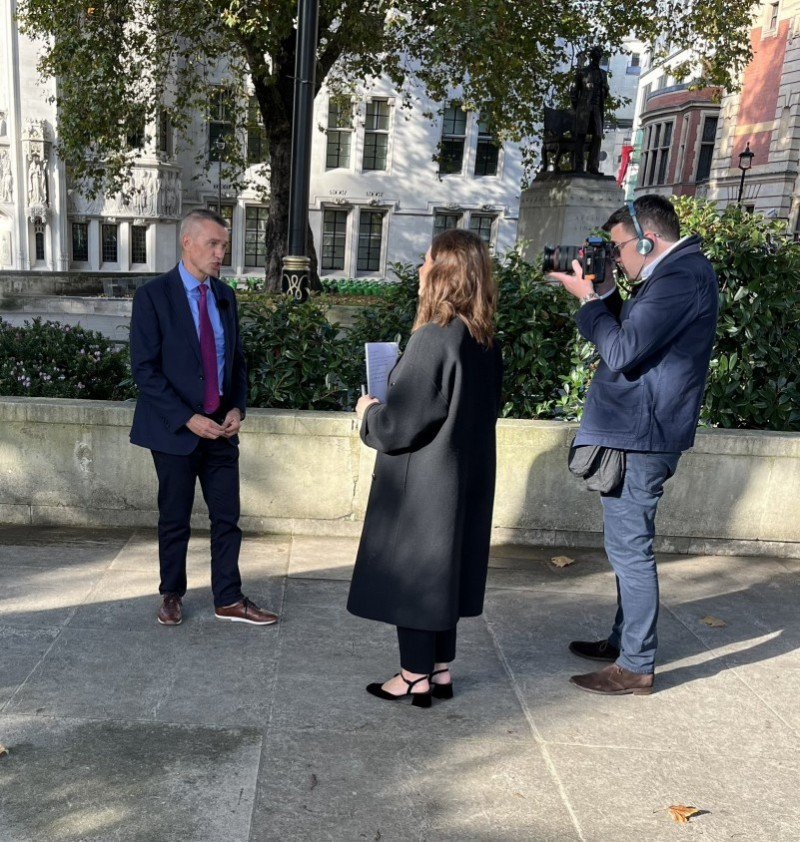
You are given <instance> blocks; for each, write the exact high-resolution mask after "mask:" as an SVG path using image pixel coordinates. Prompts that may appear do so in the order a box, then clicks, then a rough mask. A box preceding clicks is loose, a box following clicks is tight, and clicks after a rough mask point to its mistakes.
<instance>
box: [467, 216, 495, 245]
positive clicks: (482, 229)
mask: <svg viewBox="0 0 800 842" xmlns="http://www.w3.org/2000/svg"><path fill="white" fill-rule="evenodd" d="M494 220H495V217H493V216H484V215H482V214H472V216H471V217H470V219H469V230H470V231H472V232H473V233H475V234H477V235H478V236H479V237H480V238H481V239H482V240H483V242H484V243H486V245H487V246H491V245H492V228H493V225H494Z"/></svg>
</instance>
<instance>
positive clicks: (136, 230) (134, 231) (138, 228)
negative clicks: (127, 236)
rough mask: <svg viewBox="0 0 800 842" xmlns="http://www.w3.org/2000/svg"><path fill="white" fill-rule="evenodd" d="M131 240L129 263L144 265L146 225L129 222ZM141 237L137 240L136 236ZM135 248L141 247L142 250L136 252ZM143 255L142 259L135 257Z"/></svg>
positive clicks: (145, 258)
mask: <svg viewBox="0 0 800 842" xmlns="http://www.w3.org/2000/svg"><path fill="white" fill-rule="evenodd" d="M130 232H131V242H130V252H131V265H136V266H146V265H147V226H146V225H133V224H131V229H130ZM138 237H141V238H142V241H141V242H137V238H138ZM137 249H142V251H140V252H139V254H137ZM140 256H143V257H144V259H143V260H137V259H136V258H137V257H140Z"/></svg>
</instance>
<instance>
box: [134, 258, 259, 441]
mask: <svg viewBox="0 0 800 842" xmlns="http://www.w3.org/2000/svg"><path fill="white" fill-rule="evenodd" d="M210 284H211V289H212V291H213V293H214V297H215V298H216V300H217V309H218V310H219V315H220V319H221V321H222V328H223V331H224V333H225V372H224V376H223V382H222V402H223V403H222V410H223V411H227V410H229V409H232V408H233V407H238V408H239V409H240V410H241V413H242V417H243V418H244V414H245V404H246V399H247V363H246V361H245V356H244V350H243V348H242V340H241V336H240V334H239V317H238V313H237V310H236V296H235V295H234V294H233V290H232V289H231V288H230V287H229V286H228V285H227V284H223V283H222V282H221V281H219V280H217V279H216V278H210ZM131 370H132V373H133V379H134V381H135V382H136V385H137V386H138V387H139V398H138V400H137V402H136V411H135V412H134V416H133V425H132V427H131V442H132V443H133V444H138V445H140V446H142V447H147V448H149V449H150V450H160V451H162V452H163V453H172V454H174V455H176V456H185V455H187V454H189V453H191V452H192V451H193V450H194V449H195V448H196V447H197V443H198V441H199V439H198V437H197V436H196V435H195V434H194V433H193V432H192V431H191V430H189V428H188V427H186V426H185V425H186V422H187V421H188V420H189V419H190V418H191V417H192V416H193V415H195V414H196V413H199V414H202V413H203V363H202V360H201V358H200V340H199V339H198V336H197V328H196V327H195V324H194V320H193V319H192V312H191V310H190V309H189V302H188V300H187V298H186V290H185V288H184V286H183V281H182V280H181V276H180V273H179V272H178V268H177V266H176V267H175V268H174V269H173V270H172V271H170V272H167V273H166V274H165V275H160V276H159V277H157V278H153V280H152V281H148V282H147V283H146V284H143V285H142V286H141V287H139V289H138V290H136V294H135V295H134V297H133V311H132V315H131ZM229 441H230V442H231V444H233V445H235V444H237V443H238V442H237V437H235V436H234V437H233V438H231V439H230V440H229Z"/></svg>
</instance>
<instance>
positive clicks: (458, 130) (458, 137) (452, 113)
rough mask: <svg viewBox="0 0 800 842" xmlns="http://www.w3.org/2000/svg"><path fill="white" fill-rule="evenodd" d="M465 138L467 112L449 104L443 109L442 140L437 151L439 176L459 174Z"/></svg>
mask: <svg viewBox="0 0 800 842" xmlns="http://www.w3.org/2000/svg"><path fill="white" fill-rule="evenodd" d="M466 137H467V112H466V111H464V109H463V108H461V106H460V105H456V104H454V103H450V104H449V105H447V107H446V108H445V109H444V114H443V119H442V140H441V144H440V150H439V174H440V175H451V174H453V173H461V170H462V168H463V165H464V142H465V141H466Z"/></svg>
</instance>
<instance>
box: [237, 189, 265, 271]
mask: <svg viewBox="0 0 800 842" xmlns="http://www.w3.org/2000/svg"><path fill="white" fill-rule="evenodd" d="M253 211H255V218H256V227H255V229H253V228H251V227H250V226H249V224H248V223H249V222H250V218H251V215H252V212H253ZM262 213H263V214H264V219H263V228H262V220H261V217H262ZM268 220H269V208H268V207H266V206H264V205H245V208H244V251H243V255H242V265H243V266H244V267H245V268H247V269H263V268H264V267H265V266H266V263H267V241H266V238H264V239H263V241H260V240H259V236H260V235H261V234H263V233H266V229H267V221H268ZM253 230H255V232H256V233H255V238H253V236H252V233H253ZM253 244H255V249H252V248H250V246H252V245H253ZM259 255H262V259H261V260H259ZM251 260H253V261H255V262H250V261H251Z"/></svg>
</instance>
